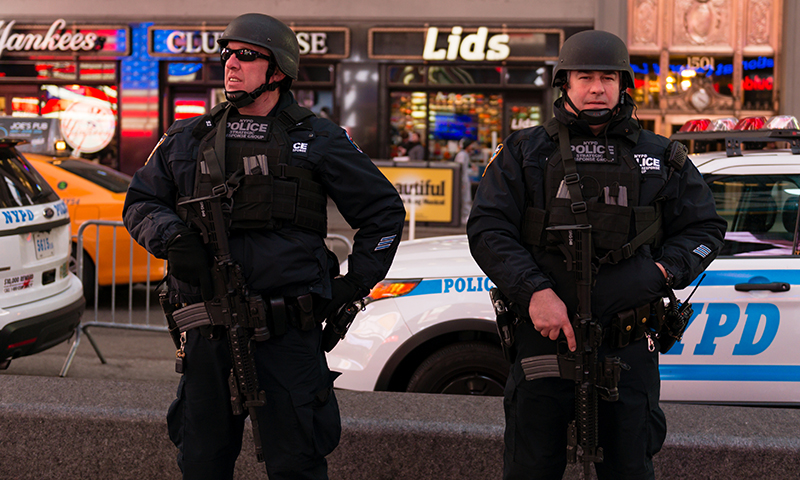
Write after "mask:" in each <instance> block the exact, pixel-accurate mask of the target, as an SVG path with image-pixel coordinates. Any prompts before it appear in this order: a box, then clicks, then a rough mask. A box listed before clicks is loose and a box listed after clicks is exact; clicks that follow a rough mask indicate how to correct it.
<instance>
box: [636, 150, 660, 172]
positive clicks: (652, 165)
mask: <svg viewBox="0 0 800 480" xmlns="http://www.w3.org/2000/svg"><path fill="white" fill-rule="evenodd" d="M633 158H635V159H636V162H637V163H638V164H639V166H640V167H642V173H647V172H648V171H649V170H661V159H660V158H653V157H651V156H649V155H648V154H646V153H634V154H633Z"/></svg>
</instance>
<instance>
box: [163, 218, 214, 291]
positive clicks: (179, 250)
mask: <svg viewBox="0 0 800 480" xmlns="http://www.w3.org/2000/svg"><path fill="white" fill-rule="evenodd" d="M209 260H210V258H209V255H208V251H206V248H205V247H204V246H203V242H202V241H201V240H200V235H198V234H197V233H194V232H191V231H189V230H182V231H180V232H178V233H177V234H176V235H175V236H173V237H172V238H171V239H170V241H169V242H168V243H167V261H168V262H169V273H170V275H172V276H173V277H175V278H177V279H178V280H180V281H182V282H186V283H188V284H189V285H191V286H193V287H200V291H201V293H202V295H203V300H204V301H208V300H211V299H212V298H214V281H213V280H212V278H211V265H210V263H209Z"/></svg>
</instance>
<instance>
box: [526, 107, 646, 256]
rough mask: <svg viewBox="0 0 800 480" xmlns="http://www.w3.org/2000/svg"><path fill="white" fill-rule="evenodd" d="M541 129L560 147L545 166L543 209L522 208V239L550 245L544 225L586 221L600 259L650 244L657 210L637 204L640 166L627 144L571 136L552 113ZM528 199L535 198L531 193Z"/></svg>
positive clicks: (540, 245) (537, 244) (532, 186)
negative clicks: (590, 227) (552, 116)
mask: <svg viewBox="0 0 800 480" xmlns="http://www.w3.org/2000/svg"><path fill="white" fill-rule="evenodd" d="M544 128H545V130H546V131H547V133H548V134H549V135H550V137H551V138H553V139H554V140H555V141H556V142H557V143H558V144H559V148H558V149H557V150H556V151H555V152H554V154H553V155H551V156H550V157H548V159H547V165H546V167H545V181H544V183H545V185H544V189H545V208H544V209H540V208H535V207H533V206H529V207H528V208H527V209H526V211H525V215H524V219H523V225H522V237H523V241H524V242H525V243H527V244H529V245H531V246H536V247H548V246H554V244H555V243H554V242H557V241H558V240H557V239H556V238H555V237H549V236H548V235H547V233H546V230H545V229H546V228H547V227H551V226H559V225H576V224H589V225H591V226H592V243H593V246H594V251H595V256H596V257H598V258H599V259H600V263H617V262H619V261H620V260H622V259H624V258H629V257H630V256H632V255H633V254H634V253H635V251H636V249H637V248H638V247H639V246H641V245H643V244H651V243H654V241H656V239H657V237H658V234H659V233H660V225H661V217H660V212H659V208H658V204H656V205H639V193H640V183H641V168H640V166H639V165H638V163H637V162H636V160H635V159H634V157H633V153H632V151H631V148H630V146H629V145H628V144H627V143H626V142H614V141H612V142H611V143H606V142H605V141H604V139H603V138H600V137H591V138H590V137H577V136H571V135H570V132H569V131H568V129H567V127H566V126H565V125H563V124H562V123H560V122H559V121H558V120H556V119H555V118H553V119H551V120H550V121H549V122H547V124H545V126H544ZM565 137H566V138H565ZM562 142H563V143H562ZM567 148H569V149H568V150H567ZM565 157H568V158H566V160H565ZM527 188H537V186H534V185H529V186H527ZM528 198H535V197H534V196H533V192H528Z"/></svg>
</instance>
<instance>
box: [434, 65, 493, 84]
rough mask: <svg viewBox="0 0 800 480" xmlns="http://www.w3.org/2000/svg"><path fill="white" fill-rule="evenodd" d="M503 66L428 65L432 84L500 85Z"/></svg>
mask: <svg viewBox="0 0 800 480" xmlns="http://www.w3.org/2000/svg"><path fill="white" fill-rule="evenodd" d="M501 71H502V70H501V68H500V67H497V68H481V67H451V66H430V67H428V84H430V85H475V84H483V85H492V84H494V85H499V84H500V82H501V77H500V73H501Z"/></svg>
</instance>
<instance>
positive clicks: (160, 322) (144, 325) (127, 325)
mask: <svg viewBox="0 0 800 480" xmlns="http://www.w3.org/2000/svg"><path fill="white" fill-rule="evenodd" d="M90 226H95V227H96V228H95V252H94V253H95V256H94V258H95V262H94V269H95V272H94V285H92V286H91V288H93V289H94V309H93V312H94V318H93V320H90V321H85V320H86V316H87V313H88V312H89V310H90V306H89V305H87V308H86V313H84V317H83V321H82V322H81V324H80V325H79V326H78V328H77V329H76V331H75V338H74V339H73V340H72V346H71V348H70V350H69V353H68V354H67V358H66V360H65V361H64V366H63V367H62V368H61V373H60V374H59V376H61V377H65V376H66V375H67V373H68V372H69V368H70V366H71V365H72V360H73V359H74V358H75V353H76V352H77V350H78V345H80V342H81V336H82V335H86V338H87V339H88V340H89V343H91V345H92V348H94V351H95V353H96V354H97V357H98V358H99V359H100V362H101V363H103V364H105V363H108V362H106V359H105V357H104V356H103V353H102V352H101V351H100V347H99V346H98V345H97V343H96V342H95V341H94V339H93V338H92V335H91V333H90V331H89V329H90V328H92V327H103V328H121V329H129V330H140V331H151V332H164V333H167V332H168V329H167V322H166V319H165V318H164V317H163V315H159V316H158V318H157V319H153V321H152V322H151V318H150V292H151V289H152V288H153V286H154V285H152V284H151V281H150V280H151V279H150V273H151V263H150V262H151V260H152V256H150V255H148V256H147V279H146V281H145V282H144V285H145V292H146V295H145V315H144V319H143V321H139V322H138V323H134V320H133V289H134V283H133V251H134V248H133V247H134V241H133V238H130V239H129V245H128V252H129V253H128V306H127V308H128V315H127V321H125V320H124V319H122V320H120V319H118V318H117V315H116V313H117V304H116V303H117V302H116V300H117V295H116V293H117V278H116V276H117V275H116V274H117V229H118V228H123V229H124V228H125V227H124V225H123V223H122V222H113V221H108V220H89V221H86V222H84V223H83V224H81V226H80V228H79V229H78V235H77V254H76V255H75V257H76V258H75V261H76V266H77V275H78V278H80V279H81V280H83V269H84V268H85V265H84V264H83V245H84V231H85V230H86V229H87V228H88V227H90ZM101 227H108V228H113V235H112V242H113V244H112V253H111V259H110V260H107V259H103V258H101V255H100V228H101ZM331 242H341V243H343V244H344V246H345V248H346V249H347V253H348V254H349V253H350V252H352V251H353V242H352V240H350V239H349V238H347V237H345V236H344V235H338V234H333V233H331V234H328V236H327V238H326V244H327V245H328V247H329V248H331V249H333V246H332V244H331ZM102 261H106V262H108V261H110V262H111V312H110V317H111V318H110V320H105V321H103V320H100V319H99V311H100V284H99V272H100V264H101V262H102ZM166 264H167V262H166V261H164V272H166V271H167V269H166ZM85 289H86V286H84V290H85ZM159 311H160V309H159Z"/></svg>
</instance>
